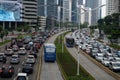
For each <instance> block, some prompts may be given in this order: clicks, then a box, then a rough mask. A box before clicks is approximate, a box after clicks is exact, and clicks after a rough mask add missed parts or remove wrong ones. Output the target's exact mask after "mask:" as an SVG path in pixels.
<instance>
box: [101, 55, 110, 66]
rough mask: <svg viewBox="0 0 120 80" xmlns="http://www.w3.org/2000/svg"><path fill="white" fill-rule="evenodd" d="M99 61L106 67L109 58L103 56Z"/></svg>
mask: <svg viewBox="0 0 120 80" xmlns="http://www.w3.org/2000/svg"><path fill="white" fill-rule="evenodd" d="M101 63H102V64H103V65H104V66H106V67H108V66H109V63H110V60H109V59H108V58H105V57H104V58H103V59H102V61H101Z"/></svg>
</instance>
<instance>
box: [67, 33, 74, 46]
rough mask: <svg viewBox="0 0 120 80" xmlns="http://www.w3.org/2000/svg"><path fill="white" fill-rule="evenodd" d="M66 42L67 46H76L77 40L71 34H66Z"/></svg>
mask: <svg viewBox="0 0 120 80" xmlns="http://www.w3.org/2000/svg"><path fill="white" fill-rule="evenodd" d="M65 42H66V46H67V47H74V46H75V40H74V38H73V36H71V35H66V36H65Z"/></svg>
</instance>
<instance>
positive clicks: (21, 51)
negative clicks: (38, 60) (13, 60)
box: [18, 47, 27, 55]
mask: <svg viewBox="0 0 120 80" xmlns="http://www.w3.org/2000/svg"><path fill="white" fill-rule="evenodd" d="M25 54H27V51H26V50H25V48H24V47H22V48H20V50H19V51H18V55H25Z"/></svg>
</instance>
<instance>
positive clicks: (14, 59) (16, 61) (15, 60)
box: [10, 55, 20, 64]
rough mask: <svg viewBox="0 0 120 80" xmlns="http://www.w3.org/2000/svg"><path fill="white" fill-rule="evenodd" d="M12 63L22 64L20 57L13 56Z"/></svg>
mask: <svg viewBox="0 0 120 80" xmlns="http://www.w3.org/2000/svg"><path fill="white" fill-rule="evenodd" d="M10 63H11V64H18V63H20V57H19V55H12V57H11V59H10Z"/></svg>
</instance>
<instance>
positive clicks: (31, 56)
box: [26, 55, 35, 64]
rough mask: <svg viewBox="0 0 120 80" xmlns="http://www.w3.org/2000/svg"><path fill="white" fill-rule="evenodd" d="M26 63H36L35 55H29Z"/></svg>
mask: <svg viewBox="0 0 120 80" xmlns="http://www.w3.org/2000/svg"><path fill="white" fill-rule="evenodd" d="M26 63H30V64H34V63H35V57H34V56H33V55H28V57H27V60H26Z"/></svg>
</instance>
